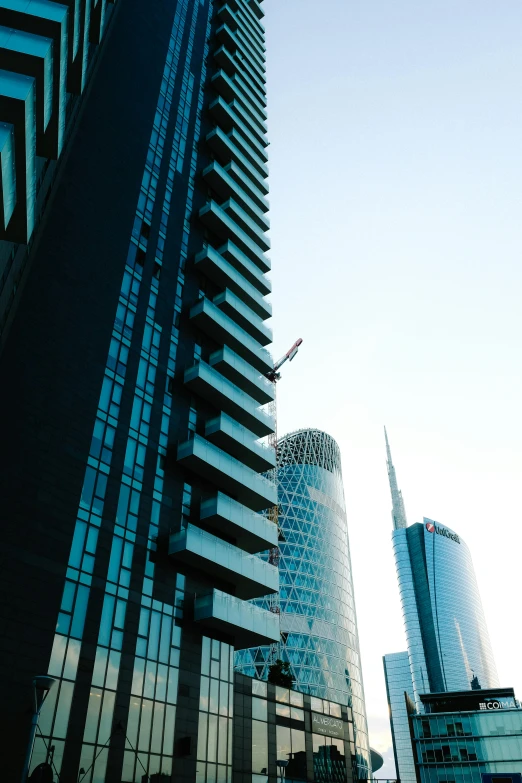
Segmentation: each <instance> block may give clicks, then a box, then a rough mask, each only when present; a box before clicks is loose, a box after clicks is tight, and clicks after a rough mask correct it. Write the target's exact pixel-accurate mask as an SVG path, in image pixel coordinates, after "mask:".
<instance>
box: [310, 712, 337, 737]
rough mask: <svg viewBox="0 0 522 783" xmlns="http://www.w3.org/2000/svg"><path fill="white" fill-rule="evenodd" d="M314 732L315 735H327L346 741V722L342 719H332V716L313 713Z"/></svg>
mask: <svg viewBox="0 0 522 783" xmlns="http://www.w3.org/2000/svg"><path fill="white" fill-rule="evenodd" d="M312 731H313V732H314V734H325V735H326V736H327V737H337V738H338V739H344V722H343V721H342V720H341V719H340V718H331V717H330V715H321V714H320V713H319V712H312Z"/></svg>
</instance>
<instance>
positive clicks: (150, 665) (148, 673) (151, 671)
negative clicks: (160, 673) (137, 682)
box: [143, 661, 157, 699]
mask: <svg viewBox="0 0 522 783" xmlns="http://www.w3.org/2000/svg"><path fill="white" fill-rule="evenodd" d="M156 669H157V664H156V663H154V661H147V663H146V664H145V682H144V687H143V695H144V697H145V698H146V699H153V698H154V689H155V687H156Z"/></svg>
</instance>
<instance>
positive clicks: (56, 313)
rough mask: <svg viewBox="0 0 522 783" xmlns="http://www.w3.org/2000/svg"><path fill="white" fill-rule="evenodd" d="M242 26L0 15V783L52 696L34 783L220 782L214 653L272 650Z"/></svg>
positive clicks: (257, 277)
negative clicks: (46, 770)
mask: <svg viewBox="0 0 522 783" xmlns="http://www.w3.org/2000/svg"><path fill="white" fill-rule="evenodd" d="M262 17H263V10H262V3H261V0H228V1H225V0H162V2H152V1H151V0H118V2H116V3H110V2H107V0H63V3H55V2H49V1H48V0H24V2H20V1H19V0H1V1H0V28H1V29H0V58H1V64H0V69H1V70H0V123H1V125H0V145H1V156H2V157H1V162H2V166H1V177H2V180H1V192H2V208H3V215H2V218H3V237H4V242H5V244H4V245H3V246H2V249H1V250H0V264H1V265H0V275H1V281H0V282H1V286H2V291H3V293H1V294H0V312H1V315H0V326H1V327H2V328H3V332H2V350H1V354H0V374H1V378H2V380H1V382H0V432H1V433H2V434H1V438H0V460H1V470H0V508H1V515H2V555H1V561H0V572H1V576H2V595H1V604H0V617H1V620H2V639H1V641H0V662H1V667H2V671H3V672H4V673H5V672H9V676H8V677H5V681H4V683H3V687H2V704H3V712H4V715H6V716H7V715H8V716H9V720H8V721H6V722H5V725H4V730H3V734H2V739H3V743H4V746H5V747H6V748H9V752H8V753H4V754H3V760H2V777H3V779H5V780H19V779H20V776H21V771H22V764H23V758H24V753H25V746H26V743H27V739H28V735H29V724H30V719H31V706H32V703H33V697H32V684H31V683H32V679H33V677H34V675H38V674H43V673H46V672H48V673H49V674H50V675H52V676H53V677H54V678H55V679H56V683H55V685H54V687H53V688H52V690H51V691H50V695H49V696H48V698H47V700H46V702H45V704H44V707H43V710H42V714H41V719H40V730H41V736H40V735H39V736H38V738H37V740H36V744H35V748H34V754H33V761H32V768H34V767H35V765H36V764H38V763H40V762H43V763H49V764H51V765H52V766H53V768H54V769H55V777H56V775H57V774H58V773H60V775H61V777H60V779H61V780H64V781H65V780H74V781H77V780H82V781H83V783H94V781H95V782H96V783H116V782H117V783H120V782H121V781H123V782H124V783H131V781H132V782H134V783H138V782H141V781H142V780H145V779H147V780H149V779H150V780H155V781H156V780H162V781H163V780H170V779H171V774H172V773H173V772H174V773H175V777H176V780H178V781H187V782H188V781H190V783H193V781H194V780H196V779H197V780H198V783H207V781H208V782H209V783H210V782H211V781H212V783H229V781H230V780H231V748H232V742H231V740H232V733H231V732H232V729H231V723H232V702H233V699H232V677H233V653H234V648H235V647H245V646H252V645H255V644H267V643H270V642H272V641H274V640H276V639H279V620H278V617H277V616H276V615H274V614H273V613H270V612H267V611H264V610H263V609H262V608H259V607H256V606H254V605H253V604H251V603H249V602H248V599H252V598H256V597H258V596H263V595H266V594H267V593H271V592H276V591H277V589H278V576H277V569H276V568H275V567H274V566H272V565H270V564H269V563H267V562H264V561H263V560H262V559H261V558H259V557H257V556H256V553H257V552H260V551H264V550H266V549H267V548H268V547H271V546H274V545H275V543H276V542H277V530H276V527H275V525H274V524H273V523H271V522H270V521H268V520H267V519H266V518H265V517H264V516H263V515H262V514H260V513H259V512H261V511H262V510H263V509H265V508H267V507H269V506H273V504H274V503H275V502H276V498H277V493H276V488H275V486H274V484H273V483H271V482H270V481H269V480H267V479H266V478H265V477H264V476H263V474H264V473H265V472H266V471H267V470H270V469H271V468H272V467H273V466H274V464H275V455H274V452H273V450H270V449H269V448H266V447H265V446H262V445H261V444H260V442H259V439H260V438H263V437H265V436H267V435H268V434H269V433H271V432H272V430H273V421H272V419H271V418H270V416H269V415H267V413H266V412H265V411H264V410H263V408H262V406H263V405H265V404H266V403H268V402H270V401H271V400H272V399H273V391H272V384H271V383H269V382H268V381H267V380H266V379H265V374H266V373H267V372H268V371H269V370H270V369H271V367H272V360H271V357H270V354H269V352H268V350H267V346H268V345H269V344H270V342H271V331H270V329H269V328H268V327H267V326H266V325H265V323H264V322H265V321H266V320H267V319H268V318H269V317H270V315H271V307H270V304H269V303H267V301H266V299H265V296H266V295H267V294H268V293H269V292H270V283H269V281H268V279H267V278H266V276H265V273H266V272H267V271H268V270H269V268H270V262H269V260H268V259H267V257H266V255H265V253H266V251H267V250H268V248H269V240H268V239H267V237H266V231H267V229H268V220H267V216H266V213H267V211H268V202H267V198H266V197H267V192H268V188H267V184H266V178H267V151H266V148H267V145H268V141H267V137H266V110H265V105H266V100H265V46H264V29H263V24H262ZM100 42H101V45H98V44H100ZM6 286H7V288H6ZM178 683H179V685H178ZM51 749H52V750H51ZM146 776H148V777H146Z"/></svg>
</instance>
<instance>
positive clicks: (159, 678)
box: [156, 663, 169, 701]
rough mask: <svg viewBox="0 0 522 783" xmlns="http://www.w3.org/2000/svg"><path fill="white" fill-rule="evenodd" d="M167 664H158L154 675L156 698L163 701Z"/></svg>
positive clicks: (165, 693) (165, 691)
mask: <svg viewBox="0 0 522 783" xmlns="http://www.w3.org/2000/svg"><path fill="white" fill-rule="evenodd" d="M168 672H169V669H168V666H165V665H164V664H163V663H159V664H158V673H157V675H156V699H157V700H158V701H165V699H166V698H167V677H168Z"/></svg>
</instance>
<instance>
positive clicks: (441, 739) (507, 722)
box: [407, 688, 522, 783]
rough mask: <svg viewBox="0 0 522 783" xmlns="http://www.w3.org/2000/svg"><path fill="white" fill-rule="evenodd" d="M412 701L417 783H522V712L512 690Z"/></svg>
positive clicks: (498, 689) (471, 692) (454, 693)
mask: <svg viewBox="0 0 522 783" xmlns="http://www.w3.org/2000/svg"><path fill="white" fill-rule="evenodd" d="M420 698H421V702H422V706H423V713H417V712H416V711H415V708H414V706H413V703H412V702H411V701H409V700H407V703H408V705H409V712H410V732H411V739H412V745H413V756H414V759H415V769H416V775H417V781H418V783H509V781H510V780H511V781H513V783H521V780H522V709H521V708H520V705H519V703H518V702H517V700H516V699H515V694H514V691H513V689H512V688H495V689H494V690H474V691H459V692H450V693H432V694H427V695H423V696H421V697H420Z"/></svg>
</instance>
